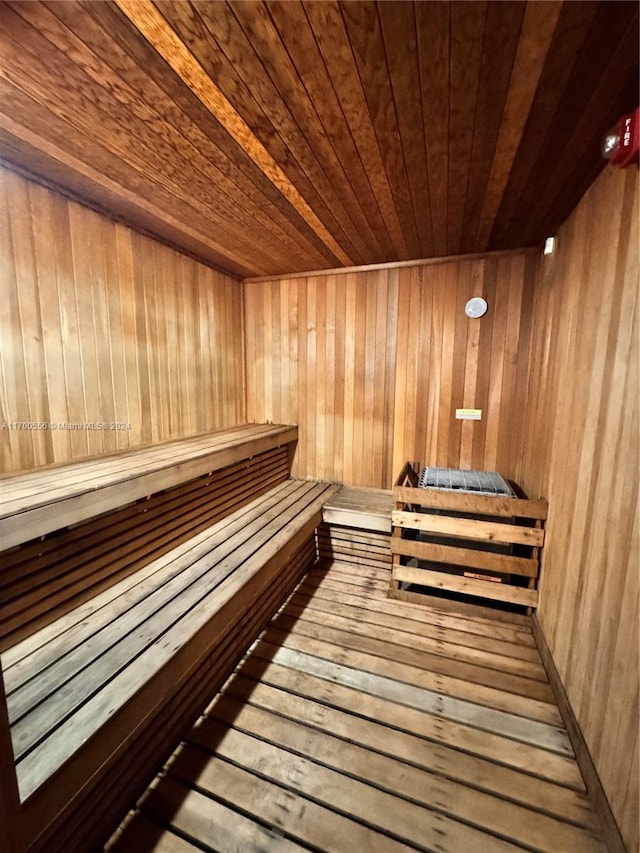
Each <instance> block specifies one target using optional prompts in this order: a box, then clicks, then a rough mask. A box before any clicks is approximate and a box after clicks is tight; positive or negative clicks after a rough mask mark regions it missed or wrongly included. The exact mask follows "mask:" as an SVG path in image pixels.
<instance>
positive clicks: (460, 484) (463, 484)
mask: <svg viewBox="0 0 640 853" xmlns="http://www.w3.org/2000/svg"><path fill="white" fill-rule="evenodd" d="M418 486H419V487H420V488H421V489H448V490H453V491H456V492H468V493H469V494H473V495H492V496H494V497H508V498H515V497H516V493H515V492H514V491H513V489H512V488H511V486H510V485H509V483H507V481H506V480H505V479H504V477H503V476H502V475H501V474H498V473H497V472H496V471H462V470H460V469H458V468H423V469H422V472H421V474H420V479H419V481H418Z"/></svg>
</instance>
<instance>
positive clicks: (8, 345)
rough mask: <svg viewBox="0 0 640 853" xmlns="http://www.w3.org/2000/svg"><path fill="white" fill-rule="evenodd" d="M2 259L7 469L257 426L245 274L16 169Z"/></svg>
mask: <svg viewBox="0 0 640 853" xmlns="http://www.w3.org/2000/svg"><path fill="white" fill-rule="evenodd" d="M0 259H1V260H0V263H1V274H0V358H1V365H0V471H2V472H5V473H6V472H11V471H17V470H20V469H29V468H36V467H39V466H42V465H47V464H49V463H54V462H56V463H59V462H68V461H71V460H73V459H80V458H83V457H87V456H93V455H101V454H104V453H109V452H113V451H117V450H126V449H127V448H134V447H140V446H143V445H148V444H153V443H156V442H159V441H164V440H166V439H171V438H179V437H181V436H187V435H192V434H195V433H199V432H203V431H208V430H212V429H216V428H220V427H225V426H230V425H233V424H235V423H238V422H241V421H243V420H244V389H243V354H242V320H241V316H242V303H241V299H242V296H241V286H240V284H239V282H237V281H236V280H234V279H231V278H228V277H226V276H224V275H222V274H221V273H217V272H215V271H213V270H212V269H210V268H209V267H206V266H204V265H202V264H200V263H197V262H195V261H193V260H192V259H190V258H188V257H186V256H184V255H182V254H180V253H178V252H176V251H174V250H172V249H170V248H168V247H166V246H164V245H162V244H160V243H157V242H156V241H154V240H152V239H149V238H148V237H145V236H143V235H141V234H139V233H137V232H135V231H132V230H130V229H129V228H127V227H125V226H123V225H120V224H118V223H115V222H113V221H112V220H110V219H108V218H106V217H104V216H101V215H99V214H97V213H94V212H92V211H90V210H88V209H87V208H85V207H83V206H81V205H79V204H76V203H75V202H70V201H68V200H67V199H65V198H63V197H62V196H60V195H58V194H57V193H54V192H51V191H49V190H48V189H45V188H44V187H42V186H39V185H37V184H34V183H31V182H29V181H26V180H24V179H23V178H21V177H19V176H18V175H16V174H15V173H13V172H11V171H8V170H5V169H2V170H0ZM15 423H23V424H24V423H26V424H32V425H34V424H35V425H36V427H35V428H30V429H13V428H7V427H6V426H5V425H7V424H15ZM86 423H94V424H97V423H106V424H108V425H109V426H110V425H111V424H124V425H125V427H124V428H122V429H111V428H109V429H93V430H91V429H87V428H85V427H84V425H85V424H86ZM40 424H46V425H47V426H48V425H49V424H55V425H56V426H57V425H59V424H81V425H82V428H79V429H63V428H60V427H58V428H57V429H53V428H47V429H42V428H39V427H38V426H37V425H40Z"/></svg>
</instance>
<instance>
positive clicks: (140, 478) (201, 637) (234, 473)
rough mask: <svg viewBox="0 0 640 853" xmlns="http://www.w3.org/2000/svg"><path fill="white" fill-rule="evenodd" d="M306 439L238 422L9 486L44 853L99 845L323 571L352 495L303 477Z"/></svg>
mask: <svg viewBox="0 0 640 853" xmlns="http://www.w3.org/2000/svg"><path fill="white" fill-rule="evenodd" d="M296 439H297V428H296V427H291V426H273V425H249V426H242V427H235V428H233V429H231V430H225V431H220V432H218V433H215V434H213V435H209V436H200V437H198V438H194V439H188V440H185V441H180V442H171V443H168V444H164V445H162V446H160V447H153V448H147V449H143V450H139V451H135V452H129V453H124V454H119V455H118V456H111V457H105V458H102V459H97V460H92V461H87V462H82V463H78V464H77V465H68V466H63V467H58V468H51V469H47V470H42V471H37V472H33V473H30V474H24V475H18V476H15V477H11V478H7V479H5V480H4V481H3V483H2V519H1V520H2V524H3V527H2V531H3V536H4V539H3V543H2V544H3V545H4V546H6V545H7V544H8V543H10V547H8V548H6V549H5V550H4V551H2V553H1V554H0V644H1V645H0V648H2V649H4V651H3V653H2V665H3V668H4V670H5V685H6V694H7V708H8V715H9V721H10V725H11V737H12V741H13V750H14V754H15V759H16V772H17V781H18V785H19V789H20V798H21V801H22V806H21V817H22V824H23V830H24V834H25V841H26V845H27V849H28V850H29V851H40V850H42V851H44V850H46V851H47V853H49V851H57V850H60V851H62V850H64V851H65V853H71V851H74V850H75V851H78V853H80V852H81V851H82V853H84V851H86V850H89V849H95V848H97V847H98V846H99V844H100V842H101V840H102V839H103V838H104V837H105V835H106V834H108V833H109V832H110V831H111V830H112V829H113V828H114V825H115V823H117V822H118V821H119V820H120V819H121V818H122V816H123V810H125V811H126V809H127V807H128V806H130V804H131V802H133V800H134V799H135V797H136V795H137V793H138V791H139V790H140V789H141V788H142V787H144V785H145V784H146V782H147V781H148V778H149V776H150V774H153V772H154V771H155V770H156V769H157V766H158V765H159V763H161V761H162V760H163V758H164V757H165V755H166V754H167V753H168V752H169V751H170V750H171V749H172V748H173V747H174V746H175V741H176V739H178V738H179V737H180V735H181V733H182V732H183V731H184V729H185V727H188V726H189V725H190V724H191V723H192V722H193V719H194V716H195V715H197V714H198V713H199V712H200V711H201V710H202V707H203V705H204V703H206V701H207V697H208V695H210V693H211V691H212V690H215V689H217V687H219V686H220V684H221V682H222V681H223V680H224V679H225V678H226V677H227V676H228V674H229V673H230V672H231V670H232V669H233V667H234V666H235V665H236V663H237V661H238V660H239V658H240V657H241V656H242V654H243V653H244V651H245V650H246V648H247V647H248V646H249V645H250V643H251V642H252V641H253V640H254V639H255V638H256V637H257V635H258V633H259V632H260V630H261V629H262V627H263V626H264V625H265V624H266V622H267V621H268V620H269V619H270V618H271V616H272V614H273V613H274V611H275V610H276V609H277V608H278V606H279V605H280V604H281V602H282V601H283V600H284V598H285V597H286V596H287V594H288V593H289V591H290V590H291V589H292V588H293V586H294V585H295V583H296V582H297V580H298V579H299V577H300V575H301V574H302V573H303V572H304V571H305V570H306V569H307V568H309V567H310V566H311V565H312V564H313V562H314V561H315V559H316V545H315V531H316V529H317V527H318V525H319V524H320V523H321V519H322V506H323V504H324V503H325V501H326V500H327V499H328V498H329V497H331V495H332V494H333V493H334V492H335V491H336V489H337V487H335V486H332V485H330V484H326V483H316V482H303V481H294V480H290V479H289V472H290V460H291V455H292V453H291V451H292V445H293V443H294V442H295V440H296ZM19 819H20V816H18V818H17V820H19Z"/></svg>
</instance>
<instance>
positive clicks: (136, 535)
mask: <svg viewBox="0 0 640 853" xmlns="http://www.w3.org/2000/svg"><path fill="white" fill-rule="evenodd" d="M296 438H297V428H296V427H291V426H273V425H250V426H242V427H234V428H233V429H230V430H225V431H220V432H216V433H213V434H212V435H209V436H199V437H198V438H193V439H187V440H185V441H183V442H171V443H169V444H165V445H162V446H161V447H152V448H145V449H142V450H139V451H134V452H129V453H124V454H119V455H118V456H113V457H111V456H110V457H105V458H103V459H97V460H93V461H90V462H89V461H88V462H80V463H78V464H77V466H74V465H65V466H62V467H58V468H51V469H47V470H45V471H35V472H33V473H31V474H22V475H19V476H17V477H11V478H8V479H5V480H4V481H0V512H1V513H2V518H1V521H2V524H3V525H4V528H3V529H4V531H5V535H4V539H3V541H2V545H3V546H4V547H6V546H7V544H8V542H13V543H14V547H12V548H9V549H8V550H4V551H2V552H1V553H0V651H2V649H4V648H7V647H8V646H10V645H12V644H14V643H15V642H17V641H19V640H21V639H22V638H23V637H25V636H27V635H28V634H30V633H32V632H33V631H35V630H38V629H39V628H41V627H42V626H43V625H44V624H46V623H47V622H49V621H51V620H52V619H55V618H57V617H58V616H60V615H62V614H64V613H65V612H66V611H67V610H69V609H71V608H73V607H76V606H77V605H79V604H80V603H82V601H84V600H86V599H88V598H91V597H92V596H94V595H97V594H98V593H99V592H101V591H102V590H103V589H105V588H106V587H108V586H109V585H110V584H112V583H115V582H117V581H118V580H120V579H121V578H123V577H125V576H126V575H128V574H131V573H132V572H135V571H137V570H138V569H139V568H141V567H143V566H144V565H146V564H147V563H148V562H150V561H151V560H152V559H155V558H156V557H158V556H160V555H161V554H162V553H164V552H165V551H167V550H169V549H170V548H173V547H175V546H176V545H178V544H179V543H180V542H182V541H184V540H185V539H188V538H190V537H191V536H193V535H194V534H196V533H197V532H198V531H199V530H200V529H203V528H204V527H206V526H208V525H210V524H213V523H214V522H215V521H217V520H218V519H220V518H223V517H224V516H225V515H228V514H229V513H231V512H233V511H234V510H236V509H237V508H238V507H240V506H242V505H243V504H244V503H247V502H248V501H249V500H251V499H253V498H255V497H258V496H259V495H260V494H262V493H263V492H265V491H266V490H267V489H269V488H271V487H272V486H274V485H276V484H277V483H279V482H282V481H283V480H285V479H286V478H287V477H288V476H289V470H290V457H291V448H292V446H293V443H294V442H295V440H296ZM45 487H46V488H45ZM47 501H48V502H47ZM47 531H48V532H47ZM21 539H26V540H28V541H26V542H23V543H22V544H20V545H18V544H16V543H17V542H18V541H20V540H21Z"/></svg>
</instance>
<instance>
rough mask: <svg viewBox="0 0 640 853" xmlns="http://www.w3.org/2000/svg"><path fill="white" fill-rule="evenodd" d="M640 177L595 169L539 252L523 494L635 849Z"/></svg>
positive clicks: (570, 659)
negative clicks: (542, 512)
mask: <svg viewBox="0 0 640 853" xmlns="http://www.w3.org/2000/svg"><path fill="white" fill-rule="evenodd" d="M638 217H639V210H638V172H637V170H636V169H629V170H628V171H626V172H619V171H616V170H614V169H612V168H609V169H607V170H606V171H605V172H604V173H603V174H602V176H601V177H600V178H599V179H598V181H597V182H596V183H595V184H594V185H593V186H592V188H591V189H590V190H589V191H588V193H587V194H586V196H585V197H584V199H583V200H582V202H581V203H580V205H579V206H578V208H577V209H576V211H575V212H574V213H573V214H572V216H571V217H570V218H569V220H568V221H567V222H566V223H565V225H564V226H563V227H562V229H561V230H560V232H559V235H558V247H557V253H556V254H554V255H552V256H550V257H547V258H544V259H543V261H542V265H541V278H540V284H539V288H538V292H537V296H536V300H535V303H534V311H533V317H534V324H533V347H532V359H531V392H530V397H529V406H528V410H527V417H526V422H527V427H528V429H527V433H526V441H525V445H524V447H525V454H524V457H523V464H522V466H521V468H520V469H519V471H518V477H519V479H520V480H521V482H522V484H523V486H524V487H525V489H527V490H528V491H529V493H530V494H532V495H534V496H536V495H538V494H542V495H544V496H545V497H546V498H548V500H549V505H550V517H549V522H548V525H547V540H546V545H545V551H544V563H543V571H542V586H541V599H540V608H539V610H538V615H539V619H540V623H541V627H542V630H543V633H544V635H545V638H546V639H547V642H548V644H549V646H550V650H551V652H552V655H553V658H554V661H555V663H556V666H557V667H558V670H559V672H560V675H561V677H562V679H563V682H564V686H565V688H566V690H567V693H568V697H569V700H570V702H571V704H572V707H573V709H574V712H575V714H576V717H577V719H578V723H579V725H580V727H581V729H582V732H583V734H584V736H585V739H586V741H587V745H588V747H589V751H590V752H591V755H592V757H593V759H594V761H595V764H596V767H597V770H598V773H599V775H600V778H601V780H602V782H603V785H604V788H605V791H606V793H607V795H608V799H609V801H610V804H611V806H612V808H613V811H614V814H615V815H616V817H617V820H618V823H619V826H620V828H621V830H622V833H623V836H624V839H625V842H626V844H627V848H628V850H630V851H637V850H638V775H639V773H638V558H639V542H638V470H639V458H638V401H639V400H640V389H639V384H638V364H639V354H638V305H637V298H638Z"/></svg>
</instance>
